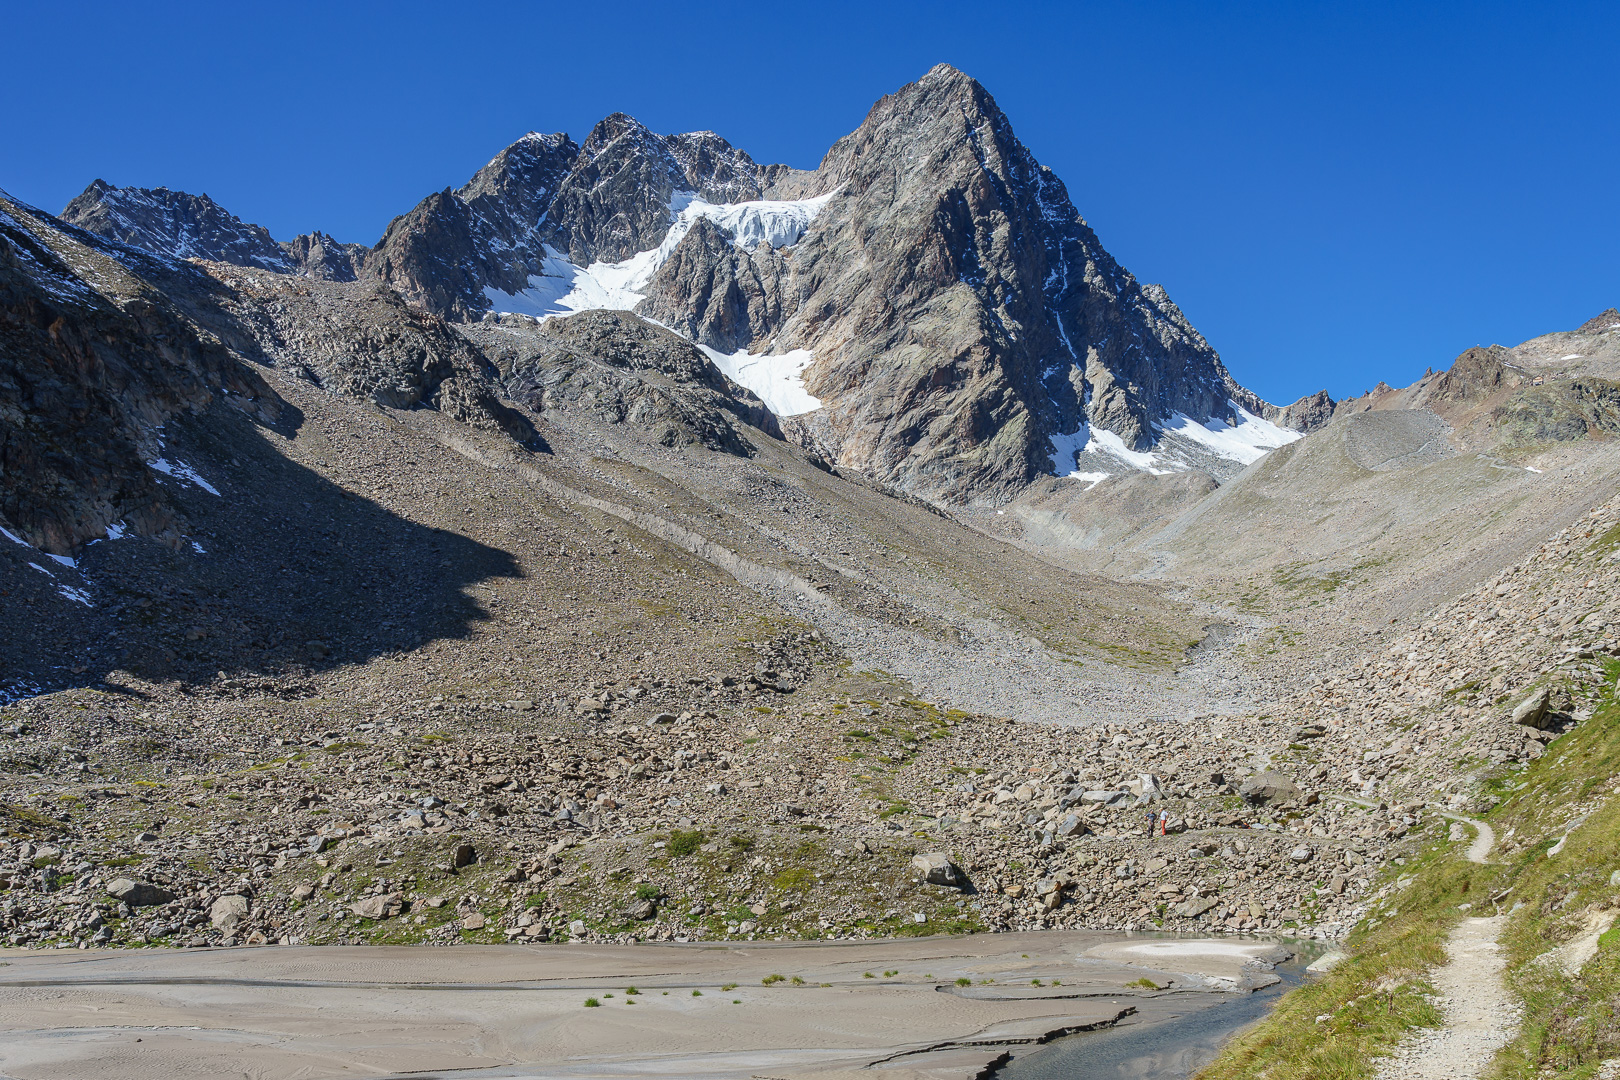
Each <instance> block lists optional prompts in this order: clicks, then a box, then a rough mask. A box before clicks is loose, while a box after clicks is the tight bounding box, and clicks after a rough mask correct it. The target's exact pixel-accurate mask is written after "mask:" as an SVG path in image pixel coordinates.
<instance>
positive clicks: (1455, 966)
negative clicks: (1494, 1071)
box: [1378, 841, 1519, 1080]
mask: <svg viewBox="0 0 1620 1080" xmlns="http://www.w3.org/2000/svg"><path fill="white" fill-rule="evenodd" d="M1477 843H1478V842H1477V841H1476V845H1477ZM1486 850H1487V851H1489V847H1487V848H1486ZM1470 857H1472V853H1470ZM1483 860H1484V855H1483V854H1482V855H1481V856H1480V859H1478V860H1475V861H1483ZM1506 921H1507V918H1506V916H1503V915H1498V916H1496V917H1494V918H1490V919H1464V920H1463V921H1462V922H1461V923H1459V924H1458V926H1457V929H1456V930H1454V931H1452V934H1451V941H1450V943H1449V944H1448V946H1447V951H1448V952H1449V953H1450V955H1451V959H1450V961H1448V962H1447V963H1446V964H1444V965H1443V966H1442V967H1440V968H1438V969H1437V970H1436V971H1435V973H1434V985H1435V990H1436V991H1437V992H1438V1000H1439V1004H1440V1007H1441V1008H1442V1009H1443V1010H1444V1012H1445V1025H1444V1026H1443V1027H1441V1028H1438V1029H1436V1030H1433V1031H1425V1032H1423V1033H1422V1034H1420V1035H1417V1036H1415V1037H1413V1038H1411V1039H1409V1040H1407V1041H1406V1042H1405V1043H1403V1044H1402V1045H1401V1047H1400V1048H1399V1049H1398V1050H1397V1051H1396V1052H1395V1054H1394V1055H1393V1056H1392V1057H1390V1058H1389V1059H1388V1060H1386V1061H1384V1062H1383V1063H1382V1065H1381V1066H1380V1068H1379V1070H1378V1080H1465V1078H1466V1077H1473V1076H1478V1075H1479V1074H1480V1070H1481V1069H1483V1068H1484V1067H1485V1065H1486V1064H1487V1063H1488V1062H1490V1060H1491V1058H1492V1057H1494V1056H1495V1054H1496V1051H1497V1050H1498V1049H1499V1048H1500V1047H1501V1046H1502V1045H1503V1044H1504V1043H1506V1042H1507V1041H1508V1039H1510V1038H1512V1036H1513V1033H1514V1032H1515V1031H1516V1030H1518V1026H1519V1006H1518V1005H1517V1003H1515V1002H1514V1001H1513V1000H1512V999H1511V998H1510V997H1509V996H1508V993H1507V990H1506V989H1505V988H1504V987H1503V986H1502V950H1501V946H1500V945H1498V944H1497V941H1496V938H1497V935H1498V934H1499V933H1500V932H1501V929H1502V925H1503V923H1505V922H1506Z"/></svg>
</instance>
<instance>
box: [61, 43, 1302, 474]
mask: <svg viewBox="0 0 1620 1080" xmlns="http://www.w3.org/2000/svg"><path fill="white" fill-rule="evenodd" d="M98 184H99V182H98ZM68 217H69V220H74V221H76V222H78V223H80V224H84V225H85V226H86V227H87V228H92V229H94V230H95V231H98V232H102V233H103V234H104V235H110V236H115V237H117V238H119V239H123V240H125V241H126V242H128V243H133V244H137V245H139V246H142V247H146V248H148V249H150V250H156V251H163V252H166V253H169V254H177V255H183V256H186V257H201V258H207V259H215V260H219V261H226V262H234V263H238V264H241V265H249V266H258V267H261V268H265V269H275V270H278V271H279V272H284V273H288V272H291V273H303V274H308V275H312V276H318V277H326V278H332V279H336V280H346V279H347V277H350V276H355V277H362V278H367V279H370V280H373V281H377V282H380V283H382V284H385V285H387V286H388V287H389V288H391V289H393V290H395V291H396V292H398V293H399V294H400V295H401V296H403V297H404V298H405V299H406V300H407V302H409V303H410V304H412V305H414V306H416V307H419V308H422V309H425V310H427V311H430V312H432V313H435V314H438V315H442V316H444V317H447V318H449V319H452V320H459V321H469V320H474V319H477V318H480V317H482V316H483V315H484V314H485V313H486V312H490V311H507V312H520V313H526V314H530V315H535V316H539V317H549V316H552V315H566V314H570V313H574V312H579V311H585V310H591V309H604V308H606V309H614V308H618V309H631V310H634V311H636V312H638V313H639V314H641V315H643V316H644V317H647V318H650V319H653V320H655V321H656V322H658V323H661V324H662V325H665V326H667V327H670V328H672V329H674V330H676V331H677V332H679V333H680V334H682V335H684V336H686V337H688V338H689V339H691V340H692V341H694V342H696V343H697V344H699V345H700V346H703V347H704V348H705V349H706V350H707V351H708V352H709V354H710V356H711V357H712V358H713V359H714V362H715V363H716V364H717V365H719V366H720V368H721V369H722V370H723V371H725V372H726V373H727V374H728V375H729V376H730V377H731V378H733V379H734V380H735V381H737V382H739V383H741V384H743V385H744V386H746V387H747V388H748V389H750V390H752V391H754V392H755V393H757V394H759V395H760V396H761V397H762V398H763V399H764V400H765V401H766V402H768V403H773V404H772V407H773V408H776V409H777V410H778V412H779V413H780V415H781V416H782V417H783V418H784V421H785V426H784V431H785V432H786V433H787V434H788V435H789V436H790V437H791V438H793V439H795V440H797V441H799V442H800V443H802V444H803V445H805V446H806V447H809V448H812V449H814V450H815V451H816V452H818V453H820V454H822V455H823V456H825V457H827V458H828V459H829V460H832V461H835V462H838V463H839V464H842V465H844V466H847V467H851V468H855V469H859V470H861V471H864V472H867V473H869V474H871V475H874V476H876V477H879V478H881V479H883V480H885V481H887V482H890V483H892V484H895V485H897V486H899V487H900V488H903V489H905V490H907V491H911V492H914V493H917V494H920V495H924V496H927V497H930V498H939V499H945V500H953V501H963V500H967V501H974V500H988V501H991V502H998V501H1000V500H1003V499H1005V498H1007V497H1010V495H1011V494H1012V493H1014V492H1016V491H1017V490H1018V489H1020V488H1021V487H1022V486H1023V485H1025V484H1027V483H1029V482H1030V481H1032V480H1034V479H1035V478H1037V477H1039V476H1041V475H1043V474H1047V475H1052V474H1055V475H1057V476H1059V477H1072V478H1076V479H1078V480H1081V481H1086V482H1091V483H1094V482H1095V481H1096V480H1098V479H1100V478H1102V477H1106V476H1108V475H1112V474H1115V473H1118V472H1122V471H1123V472H1130V471H1148V472H1155V473H1163V472H1173V471H1178V470H1185V469H1193V468H1198V469H1204V470H1206V471H1209V472H1211V473H1212V474H1214V475H1215V476H1217V477H1218V478H1223V477H1226V476H1230V475H1232V474H1234V473H1235V472H1236V471H1238V470H1240V469H1242V468H1243V467H1244V466H1245V465H1247V464H1248V463H1249V462H1251V461H1253V460H1255V459H1256V458H1258V457H1259V456H1260V455H1261V454H1263V453H1264V452H1265V450H1267V449H1269V448H1271V447H1274V446H1278V445H1282V444H1283V443H1284V442H1287V441H1288V440H1290V439H1292V438H1296V437H1297V435H1298V432H1299V431H1302V430H1306V429H1308V428H1309V427H1310V426H1311V425H1312V424H1314V423H1317V422H1319V421H1320V419H1321V418H1322V417H1323V416H1324V415H1326V413H1327V412H1330V411H1331V409H1332V403H1331V401H1330V400H1329V401H1326V402H1325V403H1324V402H1323V401H1321V400H1316V399H1311V401H1309V402H1302V403H1299V404H1298V405H1297V406H1295V407H1292V408H1290V409H1288V410H1283V409H1279V408H1277V407H1275V406H1272V405H1270V404H1268V403H1266V402H1264V401H1262V400H1261V399H1260V398H1259V397H1258V396H1256V395H1255V394H1253V393H1252V392H1250V391H1248V390H1247V389H1245V388H1244V387H1243V386H1241V385H1240V384H1239V383H1238V382H1237V381H1236V380H1235V379H1234V378H1233V377H1232V375H1231V374H1230V372H1228V371H1227V369H1226V367H1225V366H1224V364H1223V363H1222V361H1221V359H1220V356H1219V355H1218V354H1217V353H1216V351H1215V350H1214V348H1212V347H1211V346H1210V344H1209V343H1208V342H1207V341H1206V340H1205V339H1204V337H1203V336H1202V335H1201V334H1199V333H1198V331H1197V330H1196V329H1194V328H1193V326H1192V325H1191V324H1190V323H1189V322H1188V321H1187V319H1186V317H1185V316H1184V315H1183V313H1182V312H1181V310H1180V309H1179V308H1178V307H1177V306H1176V305H1175V303H1174V302H1173V301H1172V300H1171V299H1170V297H1169V295H1168V293H1167V292H1166V291H1165V289H1164V288H1163V287H1162V286H1159V285H1154V284H1143V283H1140V282H1138V281H1137V280H1136V278H1135V277H1134V276H1133V275H1132V274H1131V273H1130V272H1129V271H1128V270H1126V269H1125V268H1124V267H1122V266H1120V265H1119V264H1118V262H1116V261H1115V260H1114V258H1113V257H1112V256H1111V255H1110V254H1109V253H1108V251H1107V250H1106V249H1105V248H1104V247H1103V246H1102V244H1101V242H1100V241H1099V240H1098V238H1097V236H1096V234H1095V233H1094V232H1093V231H1092V229H1091V228H1090V226H1089V225H1087V224H1086V221H1085V219H1084V218H1083V217H1082V216H1081V214H1080V213H1079V211H1078V209H1077V208H1076V207H1075V206H1074V204H1073V202H1072V201H1071V200H1070V198H1069V194H1068V190H1067V188H1066V187H1065V186H1064V184H1063V182H1062V181H1061V180H1060V179H1059V178H1058V177H1057V176H1056V175H1055V174H1054V173H1053V172H1052V171H1051V170H1050V169H1049V168H1047V167H1046V166H1044V165H1042V164H1040V162H1039V161H1037V160H1036V159H1035V157H1034V155H1033V154H1032V153H1031V152H1030V151H1029V150H1028V148H1027V147H1025V146H1024V145H1023V144H1022V143H1021V142H1020V141H1019V140H1018V138H1017V136H1016V135H1015V134H1014V132H1013V129H1012V124H1011V122H1010V121H1009V120H1008V118H1007V116H1006V114H1005V113H1003V112H1002V110H1001V108H1000V107H999V106H998V105H997V103H996V101H995V99H994V97H992V96H991V94H990V93H989V92H988V91H987V90H986V89H985V88H984V87H983V86H982V85H981V84H980V83H979V82H977V81H976V80H975V79H973V78H971V77H970V76H968V75H967V74H965V73H964V72H962V71H960V70H959V69H957V68H955V67H952V66H951V65H949V64H939V65H936V66H935V67H933V68H932V69H930V70H929V72H928V73H927V74H926V75H924V76H923V77H922V78H920V79H918V80H917V81H916V82H913V83H910V84H908V85H906V86H904V87H901V88H900V89H899V90H897V91H895V92H894V93H892V94H888V95H886V96H884V97H883V98H881V99H880V100H879V101H877V102H876V103H875V104H874V105H873V106H872V108H871V110H870V111H869V112H868V114H867V116H866V118H865V120H864V121H863V122H862V123H861V125H860V126H859V127H858V128H857V129H856V130H855V131H853V132H851V133H850V134H849V135H847V136H845V137H844V138H842V139H840V140H838V142H836V143H835V144H834V145H833V146H832V147H831V148H830V149H829V150H828V151H827V154H826V155H825V157H824V158H823V160H822V161H821V164H820V166H819V167H818V168H817V169H815V170H813V171H809V172H806V171H803V170H796V169H791V168H788V167H787V166H784V165H761V164H759V163H757V162H756V161H755V160H754V159H753V158H752V157H750V156H749V155H748V154H747V153H746V152H744V151H743V150H741V149H739V148H737V147H735V146H733V145H732V144H731V143H729V142H727V141H726V140H725V139H723V138H721V137H720V136H719V135H717V134H715V133H713V132H709V131H698V132H687V133H684V134H676V135H661V134H658V133H656V132H654V131H652V130H651V129H650V128H648V127H647V126H646V125H645V124H642V123H641V122H639V121H638V120H636V119H634V118H633V117H631V116H629V115H627V114H625V113H620V112H616V113H612V114H610V115H609V116H607V117H605V118H604V119H602V120H601V121H600V122H599V123H597V124H596V125H595V127H593V128H592V130H591V131H590V133H589V134H588V135H587V136H586V137H585V138H584V140H583V141H582V142H579V143H575V142H574V141H573V139H571V138H570V137H569V136H568V135H566V134H562V133H554V134H542V133H539V132H529V133H527V134H525V135H524V136H522V137H521V138H519V139H518V140H517V141H515V142H514V143H512V144H511V145H510V146H508V147H506V148H505V149H504V150H502V151H501V152H500V153H499V154H497V155H495V157H494V158H492V159H491V160H490V161H489V163H488V164H486V165H485V166H484V167H483V168H482V169H480V170H479V171H478V172H477V173H476V174H475V175H474V176H473V177H472V178H471V179H469V180H468V182H467V183H466V184H465V185H463V186H462V187H460V188H459V189H448V188H447V189H445V190H443V191H440V192H435V193H434V194H432V195H429V196H428V197H427V198H425V199H424V200H422V202H421V203H419V204H418V205H417V206H416V207H414V208H412V209H411V210H410V211H409V212H407V213H405V214H403V215H401V216H400V217H398V218H395V219H394V220H393V221H392V222H391V223H390V224H389V226H388V229H387V232H386V233H385V235H384V236H383V238H382V239H381V240H380V241H379V242H378V244H377V245H376V246H375V247H374V248H371V249H369V250H367V249H358V248H352V247H348V246H344V245H337V244H335V243H334V242H332V241H331V240H330V238H329V237H326V236H324V235H323V234H312V235H311V236H308V237H300V238H298V240H296V241H293V242H291V243H287V244H277V243H276V242H275V241H273V240H272V239H271V238H270V236H269V234H268V233H267V232H265V231H264V230H263V229H262V228H259V227H258V226H251V225H245V224H243V223H242V222H240V221H239V220H238V219H236V218H234V217H231V216H230V215H229V214H227V213H225V212H224V211H223V210H222V209H220V208H219V207H218V206H217V205H215V204H214V203H213V202H212V201H211V200H207V199H206V197H201V198H194V197H192V196H187V195H184V194H183V193H176V192H166V191H165V192H146V191H143V190H141V189H117V188H110V187H108V186H106V185H104V184H100V185H99V186H97V185H92V188H91V190H89V191H87V192H86V193H85V195H84V196H81V197H80V199H78V200H75V202H74V204H73V205H72V206H70V207H69V210H68Z"/></svg>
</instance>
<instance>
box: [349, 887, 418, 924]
mask: <svg viewBox="0 0 1620 1080" xmlns="http://www.w3.org/2000/svg"><path fill="white" fill-rule="evenodd" d="M404 908H405V897H404V894H402V893H397V892H391V893H383V894H382V895H380V896H368V897H366V898H365V899H364V900H361V901H360V902H359V903H357V904H350V905H349V910H350V911H352V912H354V913H355V914H356V915H359V916H360V917H361V918H364V919H392V918H393V917H394V916H396V915H398V914H399V913H400V912H401V911H403V910H404Z"/></svg>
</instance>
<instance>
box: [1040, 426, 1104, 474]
mask: <svg viewBox="0 0 1620 1080" xmlns="http://www.w3.org/2000/svg"><path fill="white" fill-rule="evenodd" d="M1051 441H1052V475H1053V476H1062V477H1067V478H1069V479H1072V480H1089V479H1091V477H1092V476H1093V475H1094V474H1092V473H1083V472H1080V471H1079V466H1077V465H1076V464H1075V462H1074V456H1075V455H1076V454H1078V453H1080V452H1081V451H1083V450H1085V448H1086V444H1087V443H1089V442H1090V441H1091V426H1090V425H1089V424H1081V425H1080V428H1079V430H1077V431H1073V432H1070V433H1069V434H1067V435H1063V434H1057V435H1053V436H1052V440H1051ZM1093 486H1095V485H1093Z"/></svg>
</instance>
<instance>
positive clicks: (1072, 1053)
mask: <svg viewBox="0 0 1620 1080" xmlns="http://www.w3.org/2000/svg"><path fill="white" fill-rule="evenodd" d="M1307 963H1309V960H1308V959H1295V960H1292V961H1290V962H1288V963H1286V964H1279V965H1278V966H1277V969H1276V973H1277V974H1278V975H1280V976H1282V982H1280V983H1276V984H1274V985H1272V986H1269V987H1266V988H1265V989H1263V990H1257V991H1255V992H1254V993H1251V994H1245V995H1241V996H1238V995H1233V996H1232V997H1230V998H1228V999H1227V1000H1224V1001H1221V1002H1219V1003H1218V1004H1215V1005H1204V1004H1202V999H1203V995H1198V994H1188V995H1185V1000H1186V1002H1187V1007H1186V1009H1185V1011H1182V1012H1179V1013H1172V1014H1170V1015H1168V1016H1166V1015H1162V1014H1161V1015H1158V1016H1154V1017H1152V1018H1147V1019H1142V1020H1137V1019H1136V1018H1135V1017H1128V1018H1126V1019H1125V1020H1123V1021H1121V1022H1120V1023H1119V1024H1118V1025H1116V1026H1114V1027H1111V1028H1107V1029H1104V1030H1101V1031H1090V1032H1082V1033H1080V1034H1077V1035H1070V1036H1067V1037H1065V1038H1062V1039H1058V1040H1056V1041H1054V1042H1052V1043H1049V1044H1048V1045H1046V1046H1043V1047H1041V1048H1039V1049H1037V1050H1032V1051H1030V1052H1029V1053H1028V1054H1024V1055H1020V1056H1018V1057H1015V1058H1014V1059H1013V1060H1012V1061H1010V1062H1008V1063H1007V1064H1006V1065H1004V1066H1002V1067H1001V1068H999V1069H997V1070H996V1071H995V1073H994V1076H995V1078H996V1080H1127V1078H1128V1080H1185V1078H1186V1077H1190V1076H1192V1075H1193V1073H1195V1072H1197V1071H1198V1070H1199V1069H1201V1068H1203V1067H1204V1066H1205V1065H1207V1064H1209V1063H1210V1062H1211V1061H1213V1060H1214V1059H1215V1055H1216V1054H1217V1053H1218V1052H1219V1051H1220V1048H1221V1046H1222V1045H1224V1044H1225V1043H1226V1041H1227V1040H1228V1039H1230V1038H1231V1037H1232V1036H1233V1035H1236V1034H1237V1033H1238V1032H1239V1031H1241V1030H1242V1029H1243V1028H1245V1027H1247V1026H1248V1025H1249V1024H1252V1023H1254V1022H1255V1021H1256V1020H1259V1019H1260V1018H1261V1017H1262V1016H1264V1015H1265V1014H1266V1013H1267V1012H1269V1011H1270V1010H1271V1007H1272V1006H1273V1005H1275V1004H1276V1003H1277V999H1278V998H1279V997H1281V996H1282V995H1283V993H1284V992H1286V991H1287V990H1289V989H1291V988H1292V987H1295V986H1298V985H1299V984H1300V982H1301V981H1302V980H1303V979H1304V975H1305V965H1306V964H1307Z"/></svg>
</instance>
